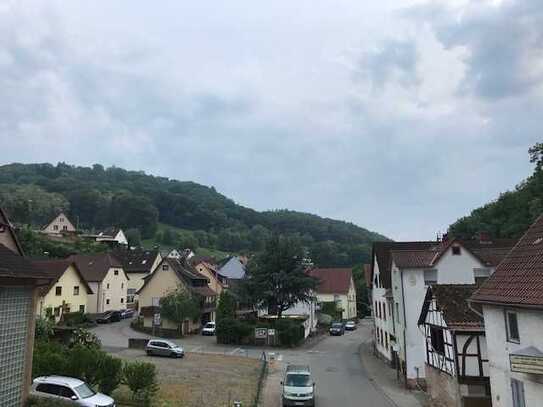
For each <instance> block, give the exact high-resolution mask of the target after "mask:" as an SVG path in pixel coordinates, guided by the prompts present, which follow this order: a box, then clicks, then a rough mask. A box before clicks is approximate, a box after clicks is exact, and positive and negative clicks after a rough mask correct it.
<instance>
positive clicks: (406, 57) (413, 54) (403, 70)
mask: <svg viewBox="0 0 543 407" xmlns="http://www.w3.org/2000/svg"><path fill="white" fill-rule="evenodd" d="M355 78H357V79H358V80H364V81H366V80H369V81H370V83H371V84H372V87H373V88H374V89H376V90H379V89H382V88H383V86H385V85H386V83H387V82H388V81H391V80H393V81H395V82H398V83H399V84H401V85H402V86H411V85H415V84H416V83H417V82H418V78H417V49H416V44H415V43H414V42H413V41H409V40H387V41H383V42H382V43H381V44H380V45H379V47H378V48H377V49H374V50H372V51H368V52H366V53H365V54H364V55H363V56H362V57H361V59H360V61H359V64H358V71H357V72H356V73H355Z"/></svg>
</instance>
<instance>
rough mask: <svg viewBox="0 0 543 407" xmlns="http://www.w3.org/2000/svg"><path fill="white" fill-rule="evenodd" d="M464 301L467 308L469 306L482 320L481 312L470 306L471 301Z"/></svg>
mask: <svg viewBox="0 0 543 407" xmlns="http://www.w3.org/2000/svg"><path fill="white" fill-rule="evenodd" d="M466 302H467V303H468V308H469V309H470V310H472V311H473V312H474V313H475V314H477V315H479V316H480V317H481V318H483V321H484V315H483V314H482V313H480V312H479V311H477V310H476V309H475V308H473V307H472V305H471V301H470V300H468V301H466Z"/></svg>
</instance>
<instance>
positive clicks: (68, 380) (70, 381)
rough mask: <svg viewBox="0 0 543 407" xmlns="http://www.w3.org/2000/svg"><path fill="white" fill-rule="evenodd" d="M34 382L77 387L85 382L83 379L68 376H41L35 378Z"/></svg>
mask: <svg viewBox="0 0 543 407" xmlns="http://www.w3.org/2000/svg"><path fill="white" fill-rule="evenodd" d="M34 383H51V384H61V385H65V386H70V387H77V386H80V385H82V384H83V383H85V382H84V381H83V380H79V379H76V378H75V377H68V376H40V377H36V378H35V379H34Z"/></svg>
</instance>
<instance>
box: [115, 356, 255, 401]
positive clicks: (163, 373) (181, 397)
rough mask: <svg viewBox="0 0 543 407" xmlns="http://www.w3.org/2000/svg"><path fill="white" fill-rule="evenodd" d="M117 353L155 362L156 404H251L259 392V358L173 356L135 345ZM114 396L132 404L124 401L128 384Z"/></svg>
mask: <svg viewBox="0 0 543 407" xmlns="http://www.w3.org/2000/svg"><path fill="white" fill-rule="evenodd" d="M116 356H119V357H121V358H123V359H129V360H141V361H145V362H152V363H154V364H155V365H156V367H157V370H158V379H159V384H160V391H159V397H158V400H157V403H156V404H154V405H156V406H164V407H165V406H172V407H173V406H176V407H177V406H182V407H202V406H209V407H227V406H232V403H233V401H234V400H239V401H241V402H242V403H243V406H244V407H249V406H252V404H253V402H254V399H255V396H256V390H257V383H258V377H259V373H260V366H261V362H260V361H258V360H256V359H251V358H245V357H238V356H225V355H214V354H199V353H188V354H187V355H186V356H185V358H183V359H171V358H161V357H148V356H146V355H145V354H144V353H143V352H142V351H138V350H132V349H130V350H126V351H123V352H121V353H120V354H116ZM114 397H115V399H116V401H117V402H118V405H119V406H126V405H130V404H123V400H128V399H129V392H128V391H127V389H126V388H123V387H121V388H120V389H118V390H117V391H116V392H115V393H114ZM229 402H230V404H229Z"/></svg>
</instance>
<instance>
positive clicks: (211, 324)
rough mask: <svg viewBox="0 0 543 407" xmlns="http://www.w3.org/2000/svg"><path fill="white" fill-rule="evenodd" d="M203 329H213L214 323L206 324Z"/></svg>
mask: <svg viewBox="0 0 543 407" xmlns="http://www.w3.org/2000/svg"><path fill="white" fill-rule="evenodd" d="M205 327H206V328H215V323H214V322H208V323H207V324H206V326H205Z"/></svg>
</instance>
